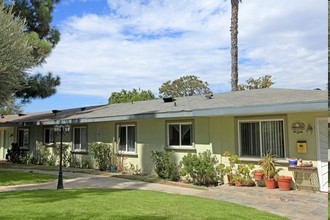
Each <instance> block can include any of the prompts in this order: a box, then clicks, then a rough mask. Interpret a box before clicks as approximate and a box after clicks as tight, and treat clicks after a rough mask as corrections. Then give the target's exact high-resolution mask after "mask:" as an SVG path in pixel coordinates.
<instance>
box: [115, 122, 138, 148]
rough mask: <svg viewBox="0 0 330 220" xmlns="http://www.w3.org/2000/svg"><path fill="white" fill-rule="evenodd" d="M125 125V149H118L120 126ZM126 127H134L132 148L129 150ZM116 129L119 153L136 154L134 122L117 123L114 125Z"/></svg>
mask: <svg viewBox="0 0 330 220" xmlns="http://www.w3.org/2000/svg"><path fill="white" fill-rule="evenodd" d="M122 127H125V128H126V140H125V143H126V145H125V150H121V149H120V128H122ZM128 127H134V138H135V139H134V150H133V151H129V150H128V145H127V143H128V135H127V134H128ZM116 128H117V129H116V131H117V141H118V152H119V153H120V154H136V124H117V125H116Z"/></svg>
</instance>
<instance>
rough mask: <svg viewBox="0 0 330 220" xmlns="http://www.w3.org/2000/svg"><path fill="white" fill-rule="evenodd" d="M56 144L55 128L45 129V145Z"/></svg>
mask: <svg viewBox="0 0 330 220" xmlns="http://www.w3.org/2000/svg"><path fill="white" fill-rule="evenodd" d="M47 130H48V135H49V136H48V140H49V141H48V142H46V139H47ZM54 143H55V134H54V128H51V127H49V128H44V144H46V145H51V144H54Z"/></svg>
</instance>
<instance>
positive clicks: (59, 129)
mask: <svg viewBox="0 0 330 220" xmlns="http://www.w3.org/2000/svg"><path fill="white" fill-rule="evenodd" d="M54 132H55V133H60V135H61V145H60V168H59V171H58V181H57V189H63V188H64V187H63V171H62V161H63V158H62V154H63V133H64V134H67V133H69V132H70V125H55V126H54Z"/></svg>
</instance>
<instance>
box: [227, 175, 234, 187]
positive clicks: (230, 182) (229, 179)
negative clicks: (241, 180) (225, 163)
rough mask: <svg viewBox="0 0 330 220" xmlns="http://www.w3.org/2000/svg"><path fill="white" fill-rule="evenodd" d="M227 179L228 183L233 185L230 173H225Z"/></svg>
mask: <svg viewBox="0 0 330 220" xmlns="http://www.w3.org/2000/svg"><path fill="white" fill-rule="evenodd" d="M227 180H228V184H229V185H231V186H235V183H234V182H233V176H232V175H231V174H227Z"/></svg>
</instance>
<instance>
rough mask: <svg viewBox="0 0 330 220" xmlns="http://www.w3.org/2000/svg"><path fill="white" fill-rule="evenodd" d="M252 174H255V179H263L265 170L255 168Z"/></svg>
mask: <svg viewBox="0 0 330 220" xmlns="http://www.w3.org/2000/svg"><path fill="white" fill-rule="evenodd" d="M252 174H253V178H254V179H255V180H263V178H264V171H263V170H261V169H258V170H254V171H253V172H252Z"/></svg>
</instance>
